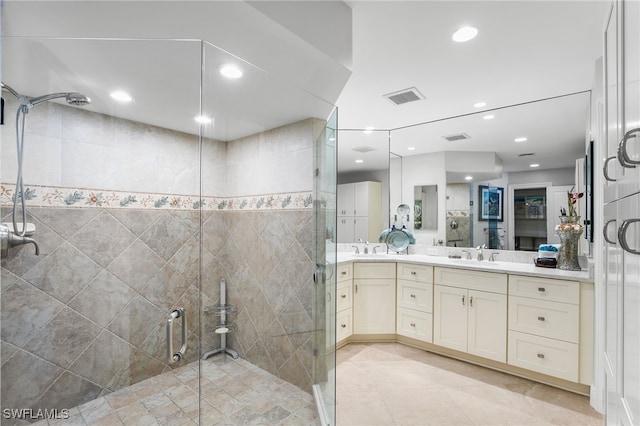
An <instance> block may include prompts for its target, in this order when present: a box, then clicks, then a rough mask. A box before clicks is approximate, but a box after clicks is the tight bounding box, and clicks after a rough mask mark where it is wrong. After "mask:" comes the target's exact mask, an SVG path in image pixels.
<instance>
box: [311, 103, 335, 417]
mask: <svg viewBox="0 0 640 426" xmlns="http://www.w3.org/2000/svg"><path fill="white" fill-rule="evenodd" d="M337 115H338V114H337V109H335V110H334V111H333V113H332V114H331V116H330V117H329V119H328V120H327V125H326V127H325V131H324V132H323V134H322V135H321V137H320V138H319V139H318V140H317V141H316V146H315V150H316V153H315V182H314V197H313V198H314V220H315V262H316V272H315V274H314V282H315V286H316V289H315V303H314V312H315V314H314V319H315V330H316V332H315V333H316V335H315V348H314V360H313V361H314V369H313V372H314V377H313V391H314V396H315V398H316V405H317V406H318V411H319V414H320V420H321V422H322V424H323V425H334V424H335V418H336V405H335V402H336V300H335V295H336V262H337V259H336V238H335V236H336V225H337V223H336V219H337V217H336V190H337V186H336V185H337V171H336V165H337V156H336V146H337V138H338V132H337V124H338V123H337V121H338V117H337Z"/></svg>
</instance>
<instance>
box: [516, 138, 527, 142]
mask: <svg viewBox="0 0 640 426" xmlns="http://www.w3.org/2000/svg"><path fill="white" fill-rule="evenodd" d="M526 140H527V138H515V139H514V140H513V141H514V142H525V141H526Z"/></svg>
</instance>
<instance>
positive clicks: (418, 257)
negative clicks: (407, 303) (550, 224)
mask: <svg viewBox="0 0 640 426" xmlns="http://www.w3.org/2000/svg"><path fill="white" fill-rule="evenodd" d="M347 262H404V263H415V264H419V265H431V266H446V267H452V268H459V269H470V270H475V271H486V272H500V273H507V274H513V275H526V276H532V277H541V278H555V279H562V280H570V281H584V282H593V277H591V276H589V272H588V271H586V270H581V271H565V270H561V269H555V268H540V267H537V266H535V265H534V264H533V263H531V264H527V263H517V262H500V261H495V262H490V261H488V260H485V261H481V262H480V261H477V260H467V259H450V258H448V257H444V256H429V255H423V254H354V253H346V252H339V253H337V263H338V264H341V263H347Z"/></svg>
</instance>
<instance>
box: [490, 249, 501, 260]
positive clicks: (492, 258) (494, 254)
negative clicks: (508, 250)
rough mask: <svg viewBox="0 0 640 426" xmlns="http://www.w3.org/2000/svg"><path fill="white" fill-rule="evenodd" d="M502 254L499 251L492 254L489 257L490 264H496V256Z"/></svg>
mask: <svg viewBox="0 0 640 426" xmlns="http://www.w3.org/2000/svg"><path fill="white" fill-rule="evenodd" d="M499 254H500V253H498V252H497V251H494V252H491V254H490V255H489V262H495V260H496V256H498V255H499Z"/></svg>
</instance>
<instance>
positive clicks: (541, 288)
mask: <svg viewBox="0 0 640 426" xmlns="http://www.w3.org/2000/svg"><path fill="white" fill-rule="evenodd" d="M538 291H539V292H540V293H544V292H545V291H547V289H546V288H544V287H538Z"/></svg>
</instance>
